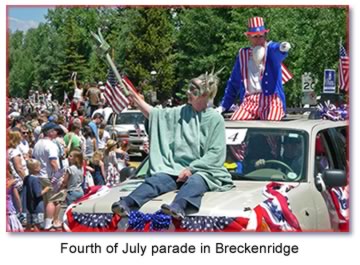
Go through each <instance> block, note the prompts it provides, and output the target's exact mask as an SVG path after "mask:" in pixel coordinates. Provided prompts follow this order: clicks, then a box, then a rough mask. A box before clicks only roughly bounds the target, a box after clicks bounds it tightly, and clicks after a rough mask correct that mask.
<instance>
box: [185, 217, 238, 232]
mask: <svg viewBox="0 0 360 265" xmlns="http://www.w3.org/2000/svg"><path fill="white" fill-rule="evenodd" d="M234 220H235V218H232V217H225V216H220V217H213V216H187V217H185V218H184V219H183V220H182V221H181V225H180V227H181V228H182V229H186V230H188V231H191V232H214V231H222V230H224V229H225V228H226V227H227V226H228V225H229V224H230V223H232V222H233V221H234Z"/></svg>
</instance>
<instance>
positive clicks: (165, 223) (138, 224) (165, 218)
mask: <svg viewBox="0 0 360 265" xmlns="http://www.w3.org/2000/svg"><path fill="white" fill-rule="evenodd" d="M170 223H171V217H170V216H169V215H167V214H164V213H163V212H162V211H157V212H156V213H154V214H144V213H142V212H139V211H131V212H130V216H129V220H128V225H129V226H128V231H137V232H147V231H164V230H168V229H169V227H170Z"/></svg>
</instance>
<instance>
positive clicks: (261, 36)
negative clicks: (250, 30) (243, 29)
mask: <svg viewBox="0 0 360 265" xmlns="http://www.w3.org/2000/svg"><path fill="white" fill-rule="evenodd" d="M250 38H252V39H262V38H265V35H254V36H250Z"/></svg>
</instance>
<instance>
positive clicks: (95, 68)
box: [8, 6, 348, 106]
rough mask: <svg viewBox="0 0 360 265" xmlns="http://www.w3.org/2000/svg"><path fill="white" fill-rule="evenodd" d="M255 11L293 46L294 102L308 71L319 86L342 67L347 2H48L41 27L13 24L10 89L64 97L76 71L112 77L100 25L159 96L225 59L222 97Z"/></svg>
mask: <svg viewBox="0 0 360 265" xmlns="http://www.w3.org/2000/svg"><path fill="white" fill-rule="evenodd" d="M252 16H262V17H264V20H265V22H266V26H267V27H268V28H270V33H269V35H268V38H269V39H270V40H275V41H289V42H290V43H291V45H292V47H293V48H292V50H291V51H290V53H289V56H288V58H287V59H286V60H285V64H286V65H287V66H288V68H289V69H290V71H291V72H292V73H293V74H294V78H293V80H291V81H290V82H288V83H287V84H286V85H285V92H286V95H287V101H288V105H289V106H295V105H299V104H300V102H301V94H302V93H301V75H302V74H303V73H304V72H312V73H313V74H314V76H315V77H316V78H317V79H318V80H319V82H318V85H317V87H316V91H317V92H318V93H319V92H320V91H321V90H322V78H323V72H324V69H326V68H330V69H336V70H337V68H338V59H339V41H340V39H342V40H343V42H345V41H346V40H347V16H348V9H347V7H341V6H340V7H301V8H288V7H286V8H282V7H274V8H269V7H266V8H265V7H258V8H254V7H246V8H243V7H239V8H225V7H223V8H190V7H184V8H182V7H176V8H161V7H156V8H150V7H142V8H128V7H125V8H123V7H114V8H104V7H98V8H93V7H81V8H80V7H74V8H55V9H49V11H48V14H47V17H46V22H45V23H43V24H40V26H39V27H38V28H36V29H31V30H28V31H27V32H20V31H16V32H9V42H8V44H9V49H8V52H9V57H8V59H9V60H8V70H9V94H10V96H20V97H26V96H27V94H28V91H29V90H30V89H36V90H47V89H49V88H50V87H52V88H53V92H54V94H55V96H56V97H57V98H58V99H62V97H63V93H64V91H67V92H70V90H72V84H71V82H70V76H71V73H72V72H74V71H76V72H78V78H79V80H80V81H82V82H83V83H89V82H97V81H99V80H105V78H106V73H107V65H106V63H105V62H104V60H103V59H102V58H101V57H100V56H99V55H98V54H97V53H96V49H94V45H95V42H94V41H93V39H92V37H91V36H90V31H96V30H97V28H101V30H102V32H103V34H104V36H105V38H106V39H107V41H108V42H109V44H110V45H111V47H112V50H111V55H112V57H113V58H114V60H115V62H116V64H117V66H118V67H119V69H120V70H121V71H122V72H124V73H126V74H127V75H128V76H129V77H130V79H131V80H132V81H133V83H134V84H135V85H136V86H140V87H141V88H142V89H143V90H144V91H143V92H144V93H145V94H146V93H147V92H148V91H151V90H156V91H157V93H158V97H159V98H160V99H165V98H168V97H170V96H172V95H175V93H181V91H185V90H187V81H188V80H189V79H190V78H192V77H195V76H197V75H199V74H201V73H202V72H205V71H211V70H212V68H213V67H214V68H215V69H216V70H217V69H220V68H221V67H224V70H223V72H222V73H221V75H220V78H221V85H220V88H219V92H218V96H217V98H216V101H219V100H220V99H221V98H222V95H223V92H224V88H225V86H226V81H227V79H228V77H229V75H230V72H231V70H232V67H233V64H234V59H235V56H236V54H237V52H238V50H239V48H241V47H246V46H248V45H249V43H248V41H247V39H246V37H245V36H244V34H243V33H244V32H245V31H246V30H247V19H248V18H250V17H252ZM345 47H346V46H345ZM152 71H156V75H151V72H152ZM54 81H58V82H57V83H55V82H54ZM216 101H215V102H216Z"/></svg>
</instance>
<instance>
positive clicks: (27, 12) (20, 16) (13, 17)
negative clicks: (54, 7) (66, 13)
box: [8, 6, 50, 31]
mask: <svg viewBox="0 0 360 265" xmlns="http://www.w3.org/2000/svg"><path fill="white" fill-rule="evenodd" d="M49 8H50V7H16V6H11V7H8V19H9V27H10V29H11V30H12V31H15V30H22V31H26V30H28V29H29V28H36V27H37V25H38V24H39V23H40V22H45V17H44V16H45V15H46V14H47V11H48V9H49Z"/></svg>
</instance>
